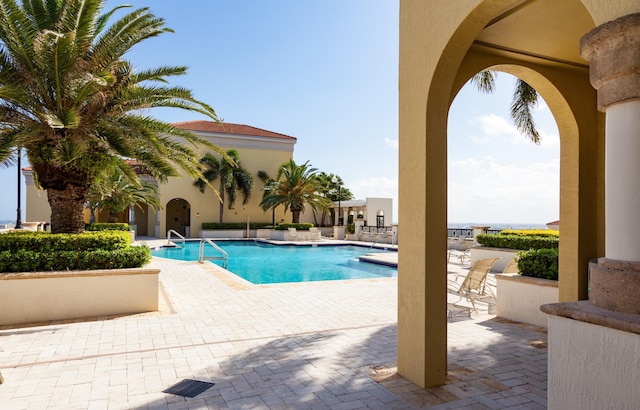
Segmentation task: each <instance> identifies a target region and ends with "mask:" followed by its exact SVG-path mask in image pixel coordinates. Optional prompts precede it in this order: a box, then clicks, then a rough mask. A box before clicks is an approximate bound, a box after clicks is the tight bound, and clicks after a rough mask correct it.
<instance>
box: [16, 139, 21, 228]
mask: <svg viewBox="0 0 640 410" xmlns="http://www.w3.org/2000/svg"><path fill="white" fill-rule="evenodd" d="M20 168H22V148H18V209H17V211H16V213H17V216H16V229H22V210H21V209H20V197H21V196H22V194H21V192H20Z"/></svg>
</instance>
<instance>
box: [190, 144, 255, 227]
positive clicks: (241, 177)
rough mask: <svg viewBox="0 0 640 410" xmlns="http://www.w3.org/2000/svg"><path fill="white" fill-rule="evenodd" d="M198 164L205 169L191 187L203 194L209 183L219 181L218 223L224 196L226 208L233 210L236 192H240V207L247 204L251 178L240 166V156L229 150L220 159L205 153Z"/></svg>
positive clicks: (251, 185)
mask: <svg viewBox="0 0 640 410" xmlns="http://www.w3.org/2000/svg"><path fill="white" fill-rule="evenodd" d="M200 163H201V164H202V165H204V166H205V167H206V169H205V170H204V171H203V172H202V177H201V178H198V179H196V180H195V182H194V183H193V185H195V186H196V187H198V189H199V190H200V192H202V193H204V191H205V188H206V187H207V185H209V182H211V181H215V180H216V179H218V178H219V179H220V188H219V189H218V192H217V195H218V199H219V200H220V223H222V217H223V213H224V202H225V195H226V196H227V197H228V199H227V206H228V207H229V209H232V208H233V205H234V204H235V202H236V196H237V194H238V191H241V192H242V195H243V200H242V205H245V204H246V203H247V202H249V198H250V197H251V190H252V189H253V176H251V174H250V173H249V171H247V170H246V169H244V168H242V166H241V165H240V154H239V153H238V151H236V150H234V149H230V150H229V151H227V152H226V153H225V156H223V157H221V158H220V159H218V158H216V157H214V156H213V155H212V154H210V153H207V154H205V155H204V157H202V158H201V159H200Z"/></svg>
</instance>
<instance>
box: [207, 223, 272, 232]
mask: <svg viewBox="0 0 640 410" xmlns="http://www.w3.org/2000/svg"><path fill="white" fill-rule="evenodd" d="M271 226H272V225H271V224H270V223H268V222H249V229H263V228H267V227H271ZM202 229H212V230H222V229H247V223H246V222H225V223H218V222H203V223H202Z"/></svg>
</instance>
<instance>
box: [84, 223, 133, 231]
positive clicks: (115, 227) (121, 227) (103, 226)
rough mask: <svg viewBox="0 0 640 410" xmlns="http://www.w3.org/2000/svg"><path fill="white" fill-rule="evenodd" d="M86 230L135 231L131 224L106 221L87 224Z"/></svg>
mask: <svg viewBox="0 0 640 410" xmlns="http://www.w3.org/2000/svg"><path fill="white" fill-rule="evenodd" d="M84 229H85V230H86V231H127V232H130V231H133V228H132V227H131V225H129V224H125V223H106V222H100V223H95V224H91V225H85V227H84Z"/></svg>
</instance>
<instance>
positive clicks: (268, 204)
mask: <svg viewBox="0 0 640 410" xmlns="http://www.w3.org/2000/svg"><path fill="white" fill-rule="evenodd" d="M317 171H318V170H317V169H316V168H312V167H311V166H310V165H309V161H307V162H305V163H304V164H302V165H298V164H296V163H295V162H294V161H293V159H290V160H289V161H288V162H285V163H284V164H282V165H280V167H279V168H278V174H277V175H276V179H275V180H274V181H272V182H271V183H270V184H269V185H268V187H265V190H264V195H263V197H262V201H261V202H260V206H261V207H262V209H263V210H264V211H267V210H269V209H273V208H275V207H277V206H278V205H284V207H285V211H286V209H287V208H288V209H289V210H290V211H291V222H292V223H299V222H300V213H301V212H303V211H304V206H305V204H308V205H309V206H310V207H311V208H312V209H326V208H327V207H328V206H329V205H330V204H331V200H330V199H329V198H327V197H325V196H323V195H322V193H321V192H320V190H321V187H320V184H319V182H318V178H317V173H316V172H317Z"/></svg>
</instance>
